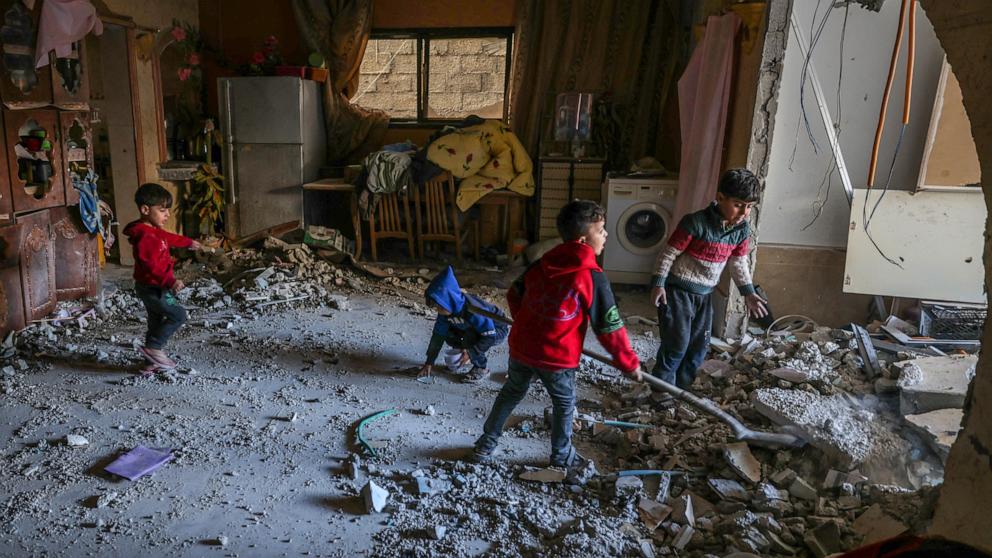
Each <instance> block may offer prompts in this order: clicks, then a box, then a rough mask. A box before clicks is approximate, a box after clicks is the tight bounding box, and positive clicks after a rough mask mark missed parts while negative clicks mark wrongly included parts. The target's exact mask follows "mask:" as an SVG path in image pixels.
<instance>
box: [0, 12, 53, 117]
mask: <svg viewBox="0 0 992 558" xmlns="http://www.w3.org/2000/svg"><path fill="white" fill-rule="evenodd" d="M34 5H35V10H34V11H31V10H29V9H28V8H27V7H26V6H25V5H24V2H22V1H21V0H0V36H2V37H3V41H2V44H0V97H2V98H3V104H4V105H6V106H7V107H8V108H12V109H23V108H35V107H43V106H46V105H50V104H51V103H52V72H51V70H49V69H48V68H41V69H36V68H35V67H34V65H35V45H36V44H37V42H38V17H39V12H40V11H41V8H40V7H41V2H35V3H34Z"/></svg>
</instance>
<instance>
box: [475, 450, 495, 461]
mask: <svg viewBox="0 0 992 558" xmlns="http://www.w3.org/2000/svg"><path fill="white" fill-rule="evenodd" d="M493 451H494V450H489V451H483V450H481V449H479V448H473V449H472V455H470V456H469V460H470V461H472V462H473V463H480V464H482V463H492V462H493V460H494V459H495V458H494V457H493Z"/></svg>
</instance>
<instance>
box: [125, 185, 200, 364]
mask: <svg viewBox="0 0 992 558" xmlns="http://www.w3.org/2000/svg"><path fill="white" fill-rule="evenodd" d="M134 203H136V204H137V205H138V211H139V212H141V218H140V219H138V220H137V221H132V222H131V223H128V225H127V226H126V227H124V234H126V235H127V236H128V238H129V239H130V241H131V247H132V249H133V250H134V282H135V285H134V290H135V292H136V293H137V295H138V298H140V299H141V302H143V303H144V304H145V310H147V311H148V333H147V334H146V335H145V346H144V347H142V348H141V354H142V355H143V356H144V357H145V359H146V360H147V361H148V362H149V366H148V367H147V368H146V369H145V370H146V371H147V372H151V371H153V370H156V369H164V370H170V369H172V368H175V367H176V362H175V361H174V360H172V359H171V358H169V357H168V355H166V354H165V352H163V351H162V349H163V348H164V347H165V344H166V343H167V342H168V341H169V338H170V337H172V334H173V333H175V332H176V331H177V330H178V329H179V328H180V327H181V326H182V325H183V324H184V323H185V322H186V309H185V308H183V307H182V306H181V305H180V304H179V301H177V300H176V298H175V296H174V295H175V294H176V293H178V292H179V291H181V290H182V289H183V287H184V285H183V282H182V281H178V280H177V279H176V278H175V277H174V276H173V275H172V268H173V261H172V255H171V254H170V253H169V250H170V249H171V248H190V249H193V250H199V249H200V243H199V242H197V241H195V240H193V239H192V238H187V237H185V236H182V235H178V234H172V233H170V232H168V231H166V230H165V229H163V228H162V227H163V226H164V225H165V223H166V221H168V220H169V213H170V208H171V207H172V194H170V193H169V191H168V190H166V189H165V188H163V187H161V186H159V185H158V184H154V183H148V184H142V185H141V187H139V188H138V191H137V192H136V193H135V194H134Z"/></svg>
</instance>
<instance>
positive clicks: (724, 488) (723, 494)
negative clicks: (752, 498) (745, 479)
mask: <svg viewBox="0 0 992 558" xmlns="http://www.w3.org/2000/svg"><path fill="white" fill-rule="evenodd" d="M708 482H709V485H710V488H712V489H713V492H716V494H717V495H718V496H719V497H720V498H723V499H724V500H739V501H742V502H743V501H746V500H748V498H749V496H748V491H747V490H746V489H745V488H744V487H743V486H742V485H741V483H739V482H737V481H735V480H730V479H710V480H709V481H708Z"/></svg>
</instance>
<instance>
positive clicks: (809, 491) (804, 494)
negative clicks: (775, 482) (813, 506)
mask: <svg viewBox="0 0 992 558" xmlns="http://www.w3.org/2000/svg"><path fill="white" fill-rule="evenodd" d="M789 494H791V495H792V496H793V497H796V498H799V499H800V500H807V501H810V502H815V501H816V497H817V493H816V489H815V488H813V487H812V486H810V484H809V483H808V482H806V481H805V480H803V479H802V478H800V477H796V478H795V480H793V481H792V484H790V485H789Z"/></svg>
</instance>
